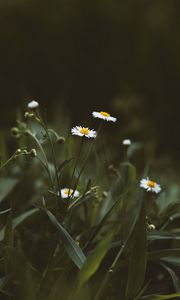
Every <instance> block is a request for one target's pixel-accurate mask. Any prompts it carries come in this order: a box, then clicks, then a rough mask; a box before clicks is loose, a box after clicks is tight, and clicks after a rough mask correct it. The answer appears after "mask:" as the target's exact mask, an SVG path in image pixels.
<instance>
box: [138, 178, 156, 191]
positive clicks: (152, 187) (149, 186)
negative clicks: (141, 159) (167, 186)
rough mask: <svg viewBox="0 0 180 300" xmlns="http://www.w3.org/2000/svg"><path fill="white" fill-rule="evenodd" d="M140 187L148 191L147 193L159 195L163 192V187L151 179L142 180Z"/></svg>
mask: <svg viewBox="0 0 180 300" xmlns="http://www.w3.org/2000/svg"><path fill="white" fill-rule="evenodd" d="M140 187H141V188H143V189H145V190H147V192H154V193H156V194H158V193H159V192H160V191H161V186H160V185H159V184H157V183H156V182H154V181H151V180H150V179H149V177H147V179H141V181H140Z"/></svg>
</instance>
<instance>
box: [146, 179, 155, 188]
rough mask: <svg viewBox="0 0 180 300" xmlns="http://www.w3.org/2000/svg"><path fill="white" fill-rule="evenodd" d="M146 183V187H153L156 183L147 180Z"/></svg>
mask: <svg viewBox="0 0 180 300" xmlns="http://www.w3.org/2000/svg"><path fill="white" fill-rule="evenodd" d="M147 185H148V187H151V188H153V187H155V185H156V183H155V182H154V181H151V180H149V181H148V183H147Z"/></svg>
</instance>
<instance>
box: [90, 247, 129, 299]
mask: <svg viewBox="0 0 180 300" xmlns="http://www.w3.org/2000/svg"><path fill="white" fill-rule="evenodd" d="M124 246H125V245H124V244H123V243H122V245H121V248H120V250H119V252H118V254H117V255H116V257H115V259H114V260H113V263H112V264H111V266H110V268H109V269H108V271H107V273H106V276H105V278H104V279H103V281H102V283H101V285H100V287H99V289H98V292H97V294H96V296H95V298H94V300H99V298H100V296H101V295H102V292H103V290H104V288H105V287H106V286H107V283H108V280H109V277H110V275H111V274H112V273H113V272H114V268H115V267H116V264H117V262H118V260H119V258H120V256H121V254H122V252H123V250H124Z"/></svg>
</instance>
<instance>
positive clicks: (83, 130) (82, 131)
mask: <svg viewBox="0 0 180 300" xmlns="http://www.w3.org/2000/svg"><path fill="white" fill-rule="evenodd" d="M71 134H72V135H78V136H85V137H87V138H96V136H97V133H96V131H95V130H94V129H89V128H88V127H82V126H75V127H73V128H72V129H71Z"/></svg>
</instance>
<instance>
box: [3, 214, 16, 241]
mask: <svg viewBox="0 0 180 300" xmlns="http://www.w3.org/2000/svg"><path fill="white" fill-rule="evenodd" d="M13 240H14V235H13V228H12V212H10V213H9V215H8V218H7V222H6V226H5V235H4V243H5V245H6V246H13Z"/></svg>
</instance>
